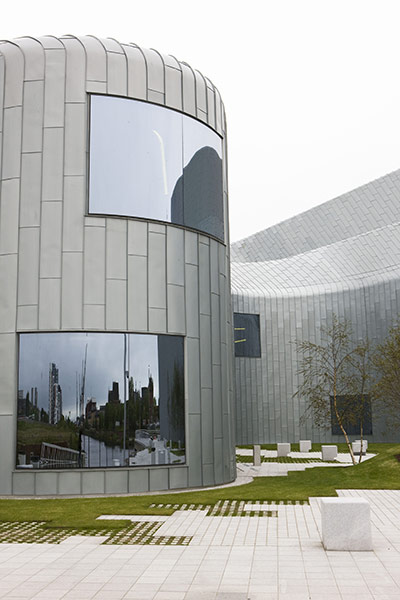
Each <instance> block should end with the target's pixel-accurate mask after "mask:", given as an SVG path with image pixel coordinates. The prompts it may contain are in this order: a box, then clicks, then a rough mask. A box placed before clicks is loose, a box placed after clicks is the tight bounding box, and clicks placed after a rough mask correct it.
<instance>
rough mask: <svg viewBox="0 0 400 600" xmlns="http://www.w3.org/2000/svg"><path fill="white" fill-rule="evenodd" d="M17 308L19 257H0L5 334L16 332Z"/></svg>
mask: <svg viewBox="0 0 400 600" xmlns="http://www.w3.org/2000/svg"><path fill="white" fill-rule="evenodd" d="M16 306H17V255H16V254H4V255H2V256H0V323H1V330H2V332H3V333H8V332H12V331H15V322H16Z"/></svg>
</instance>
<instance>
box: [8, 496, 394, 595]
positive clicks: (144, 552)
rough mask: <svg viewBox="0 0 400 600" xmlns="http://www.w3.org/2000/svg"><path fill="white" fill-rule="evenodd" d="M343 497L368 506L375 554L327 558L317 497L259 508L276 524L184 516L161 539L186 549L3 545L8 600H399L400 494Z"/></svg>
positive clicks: (201, 513) (83, 541)
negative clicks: (179, 541)
mask: <svg viewBox="0 0 400 600" xmlns="http://www.w3.org/2000/svg"><path fill="white" fill-rule="evenodd" d="M338 493H339V495H341V496H352V495H355V496H361V497H363V498H366V499H367V500H368V501H369V502H370V504H371V515H372V517H371V518H372V536H373V551H372V552H327V551H325V550H324V549H323V547H322V544H321V538H320V509H319V499H318V498H312V499H310V504H309V505H307V504H296V505H284V504H275V505H274V504H271V503H259V507H258V508H259V510H266V509H267V510H269V511H270V510H275V511H276V512H277V515H278V516H277V517H276V516H270V517H266V516H251V517H250V516H240V517H238V516H231V517H230V516H227V515H225V516H209V515H207V511H206V510H195V511H193V510H177V511H175V512H174V514H173V515H172V516H171V517H169V518H168V519H167V520H163V521H162V524H161V527H160V529H159V530H158V532H157V533H161V530H162V528H164V531H163V533H164V534H167V535H174V536H185V535H186V536H189V535H190V536H191V541H190V543H189V545H188V546H182V545H169V546H159V545H158V546H157V545H145V546H140V545H104V543H103V542H104V541H105V540H106V538H105V537H101V536H99V537H85V536H79V535H77V536H71V537H69V538H68V539H66V540H64V541H62V542H61V543H59V544H48V543H44V544H36V543H33V544H24V543H22V544H1V545H0V598H1V599H4V600H5V599H10V600H11V599H13V600H22V599H23V600H32V599H35V600H46V599H51V600H61V599H62V600H73V599H74V600H89V599H92V598H93V599H96V600H248V599H250V600H310V599H312V600H321V599H323V600H350V599H351V600H361V599H362V600H371V599H373V600H398V599H399V598H400V491H384V490H373V491H371V490H342V491H340V490H339V492H338ZM247 508H251V509H252V512H254V509H255V508H256V507H255V505H254V503H250V507H247V506H246V504H245V506H244V509H247ZM154 524H155V523H154Z"/></svg>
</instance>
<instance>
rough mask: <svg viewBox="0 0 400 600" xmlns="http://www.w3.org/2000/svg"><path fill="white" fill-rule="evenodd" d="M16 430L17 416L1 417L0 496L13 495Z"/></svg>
mask: <svg viewBox="0 0 400 600" xmlns="http://www.w3.org/2000/svg"><path fill="white" fill-rule="evenodd" d="M14 398H15V396H14ZM15 430H16V419H15V414H13V413H12V414H10V415H0V452H1V461H0V494H11V493H12V479H11V477H12V475H11V474H12V471H13V469H14V465H15V450H16V439H15Z"/></svg>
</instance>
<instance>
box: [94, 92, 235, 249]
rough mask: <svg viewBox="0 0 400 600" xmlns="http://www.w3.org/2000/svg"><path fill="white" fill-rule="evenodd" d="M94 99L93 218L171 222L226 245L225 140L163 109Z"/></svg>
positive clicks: (128, 100) (191, 119) (195, 121)
mask: <svg viewBox="0 0 400 600" xmlns="http://www.w3.org/2000/svg"><path fill="white" fill-rule="evenodd" d="M90 99H91V101H90V176H89V212H90V213H94V214H109V215H121V216H131V217H142V218H146V219H156V220H160V221H167V222H169V223H175V224H178V225H186V226H187V227H192V228H194V229H199V230H201V231H203V232H205V233H209V234H210V235H213V236H215V237H217V238H219V239H220V240H224V223H223V186H222V140H221V138H220V137H219V136H218V135H217V134H216V133H215V132H214V131H212V130H211V129H210V128H209V127H207V126H206V125H204V124H203V123H201V122H199V121H197V120H196V119H193V118H191V117H188V116H187V115H183V114H182V113H179V112H176V111H174V110H171V109H167V108H165V107H162V106H157V105H154V104H149V103H146V102H140V101H137V100H131V99H127V98H116V97H113V96H98V95H91V96H90Z"/></svg>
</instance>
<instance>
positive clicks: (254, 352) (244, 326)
mask: <svg viewBox="0 0 400 600" xmlns="http://www.w3.org/2000/svg"><path fill="white" fill-rule="evenodd" d="M233 325H234V334H235V335H234V341H235V356H248V357H250V358H259V357H260V356H261V345H260V316H259V315H250V314H246V313H234V315H233Z"/></svg>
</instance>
